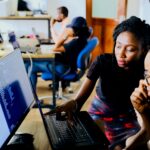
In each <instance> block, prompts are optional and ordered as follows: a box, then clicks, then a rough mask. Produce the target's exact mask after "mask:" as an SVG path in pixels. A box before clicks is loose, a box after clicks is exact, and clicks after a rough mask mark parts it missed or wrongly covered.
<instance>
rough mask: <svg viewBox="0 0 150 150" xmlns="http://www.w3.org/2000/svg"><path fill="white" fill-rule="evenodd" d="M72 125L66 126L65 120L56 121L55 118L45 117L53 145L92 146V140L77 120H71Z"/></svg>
mask: <svg viewBox="0 0 150 150" xmlns="http://www.w3.org/2000/svg"><path fill="white" fill-rule="evenodd" d="M73 119H74V120H73V121H74V125H73V126H68V124H67V121H66V120H59V121H58V120H56V116H50V115H46V116H45V121H46V124H47V125H48V130H50V131H49V132H50V133H49V134H50V135H51V137H52V139H51V140H52V142H53V143H54V144H55V145H59V144H60V145H68V143H70V144H73V145H74V144H75V145H78V146H82V145H85V144H86V145H87V144H89V145H90V144H92V142H93V141H92V139H91V138H90V136H89V134H88V133H87V131H86V130H85V128H84V127H83V125H82V123H81V122H80V120H79V119H78V118H75V117H74V118H73Z"/></svg>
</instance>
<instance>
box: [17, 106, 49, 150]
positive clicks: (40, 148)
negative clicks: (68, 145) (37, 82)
mask: <svg viewBox="0 0 150 150" xmlns="http://www.w3.org/2000/svg"><path fill="white" fill-rule="evenodd" d="M47 110H48V109H44V110H43V111H44V112H46V111H47ZM20 132H21V133H30V134H33V135H34V146H35V150H51V146H50V144H49V141H48V137H47V134H46V131H45V128H44V125H43V121H42V118H41V115H40V113H39V110H38V109H37V108H32V109H31V110H30V112H29V113H28V115H27V116H26V118H25V119H24V121H23V122H22V124H21V126H20V127H19V129H18V130H17V133H20Z"/></svg>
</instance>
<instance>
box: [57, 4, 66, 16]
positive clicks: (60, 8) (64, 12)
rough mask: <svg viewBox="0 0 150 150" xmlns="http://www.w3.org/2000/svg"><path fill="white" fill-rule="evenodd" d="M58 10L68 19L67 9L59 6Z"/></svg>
mask: <svg viewBox="0 0 150 150" xmlns="http://www.w3.org/2000/svg"><path fill="white" fill-rule="evenodd" d="M58 10H60V11H61V13H62V14H63V15H64V16H65V17H68V13H69V11H68V8H67V7H65V6H61V7H59V8H58Z"/></svg>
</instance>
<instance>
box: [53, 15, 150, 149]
mask: <svg viewBox="0 0 150 150" xmlns="http://www.w3.org/2000/svg"><path fill="white" fill-rule="evenodd" d="M149 28H150V27H149V25H147V24H145V22H144V21H142V20H141V19H139V18H137V17H135V16H132V17H130V18H129V19H127V20H125V21H123V22H122V23H120V24H119V25H118V26H117V27H116V28H115V30H114V33H113V39H114V52H113V54H103V55H100V56H98V57H97V58H96V59H95V61H94V62H93V63H92V65H91V66H90V68H89V71H88V73H87V77H86V79H85V81H84V83H83V85H82V87H81V89H80V90H79V92H78V94H77V96H76V97H75V99H74V100H71V101H69V102H67V103H65V104H63V105H61V106H58V107H57V108H56V111H57V112H61V111H66V112H67V114H68V117H69V119H71V116H72V115H71V114H72V112H74V111H76V112H78V111H79V110H80V109H81V107H82V106H83V104H84V103H85V101H86V100H87V98H88V97H89V95H90V94H91V92H92V90H93V89H94V86H95V84H96V81H97V79H99V82H98V85H97V88H96V96H95V98H94V100H93V101H92V104H91V107H90V109H89V113H90V115H91V117H92V118H93V119H94V120H95V121H96V122H97V123H98V122H99V120H101V121H103V123H104V129H105V135H106V137H107V138H108V140H109V141H110V143H111V144H110V146H109V149H113V150H117V149H122V148H124V147H125V141H126V139H127V138H128V137H129V136H131V135H133V134H135V133H137V132H138V131H139V130H140V126H139V124H138V121H137V118H136V115H135V111H134V109H133V106H132V104H131V101H130V95H131V93H132V92H133V90H134V88H135V87H136V86H137V85H138V83H139V80H140V79H141V78H143V71H144V67H143V66H144V65H143V63H144V57H145V54H146V52H147V47H146V45H147V37H148V36H149V35H148V34H147V31H148V30H150V29H149Z"/></svg>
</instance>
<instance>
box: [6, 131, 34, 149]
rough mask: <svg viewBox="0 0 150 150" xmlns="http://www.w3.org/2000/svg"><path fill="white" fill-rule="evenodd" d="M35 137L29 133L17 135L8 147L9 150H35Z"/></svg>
mask: <svg viewBox="0 0 150 150" xmlns="http://www.w3.org/2000/svg"><path fill="white" fill-rule="evenodd" d="M33 141H34V138H33V135H32V134H29V133H20V134H15V135H14V136H13V138H12V139H11V141H10V143H9V144H8V146H7V150H20V149H21V150H34V146H33Z"/></svg>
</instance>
